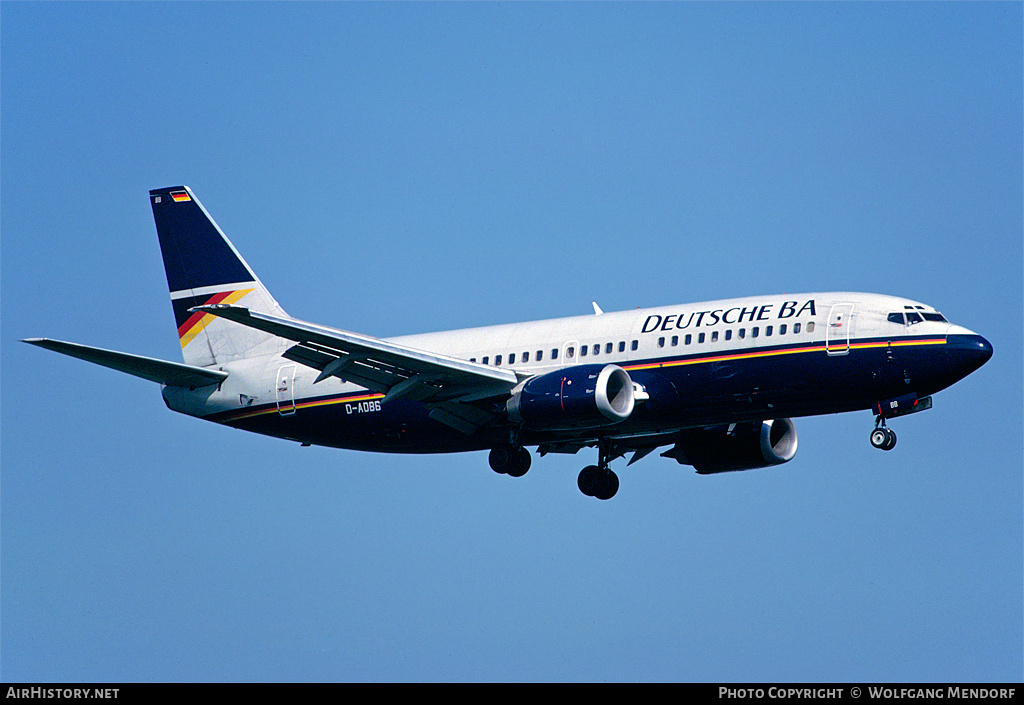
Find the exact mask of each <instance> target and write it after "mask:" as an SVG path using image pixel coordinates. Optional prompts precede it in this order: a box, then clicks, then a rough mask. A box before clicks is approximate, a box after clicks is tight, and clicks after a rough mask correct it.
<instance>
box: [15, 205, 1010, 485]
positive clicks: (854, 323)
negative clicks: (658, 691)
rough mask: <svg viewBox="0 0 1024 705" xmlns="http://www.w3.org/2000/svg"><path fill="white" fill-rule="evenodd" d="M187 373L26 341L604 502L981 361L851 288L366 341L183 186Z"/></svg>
mask: <svg viewBox="0 0 1024 705" xmlns="http://www.w3.org/2000/svg"><path fill="white" fill-rule="evenodd" d="M149 198H150V203H151V205H152V207H153V216H154V218H155V219H156V230H157V235H158V236H159V239H160V249H161V252H162V254H163V261H164V269H165V272H166V275H167V284H168V287H169V288H170V294H171V304H172V307H173V309H174V317H175V322H176V324H177V327H178V338H179V340H180V342H181V350H182V354H183V356H184V363H181V362H166V361H163V360H156V359H153V358H148V357H141V356H138V355H131V354H128V353H122V352H114V351H111V350H104V349H101V348H95V347H89V346H85V345H79V344H75V343H67V342H62V341H58V340H50V339H47V338H31V339H28V340H26V341H25V342H27V343H31V344H33V345H38V346H39V347H43V348H47V349H49V350H54V351H56V352H59V353H64V354H65V355H71V356H73V357H78V358H81V359H83V360H87V361H89V362H93V363H96V364H99V365H104V366H106V367H110V368H113V369H115V370H119V371H121V372H126V373H128V374H132V375H135V376H137V377H142V378H144V379H148V380H151V381H153V382H156V383H158V384H160V385H161V388H162V392H163V398H164V401H165V402H166V404H167V406H168V407H170V408H171V409H172V410H174V411H178V412H181V413H183V414H188V415H190V416H195V417H198V418H201V419H205V420H207V421H214V422H216V423H221V424H225V425H227V426H233V427H235V428H240V429H244V430H247V431H253V432H255V433H262V434H266V435H270V436H276V437H279V438H285V439H288V440H292V441H296V442H298V443H301V444H302V445H312V444H316V445H323V446H332V447H336V448H349V449H354V450H364V451H380V452H387V453H447V452H455V451H475V450H489V451H490V458H489V459H490V466H491V468H492V469H493V470H494V471H496V472H498V473H503V474H507V475H512V476H516V477H518V476H521V475H523V474H525V473H526V471H527V470H528V469H529V468H530V464H531V454H530V452H529V451H528V450H527V447H536V449H537V451H536V452H537V453H538V454H539V455H541V456H543V455H546V454H548V453H576V452H578V451H580V450H581V449H583V448H593V449H596V451H597V462H596V464H594V465H588V466H587V467H585V468H583V470H582V471H581V472H580V474H579V478H578V484H579V489H580V490H581V491H582V492H583V493H584V494H585V495H589V496H592V497H597V498H599V499H609V498H611V497H612V496H614V495H615V493H616V491H617V490H618V487H619V480H618V477H617V475H616V474H615V473H614V472H613V471H612V470H611V468H610V466H611V463H612V461H614V460H616V459H618V458H622V457H624V456H625V455H626V454H631V457H630V459H629V461H628V463H627V464H629V465H631V464H633V463H635V462H636V461H637V460H639V459H641V458H643V457H644V456H646V455H648V454H650V453H651V452H653V451H655V450H657V449H659V448H667V449H666V450H665V451H664V452H662V453H661V455H662V456H664V457H667V458H671V459H673V460H675V461H676V462H678V463H681V464H685V465H692V466H693V467H694V468H695V469H696V471H697V472H698V473H701V474H711V473H720V472H728V471H734V470H749V469H753V468H763V467H767V466H770V465H778V464H781V463H785V462H788V461H789V460H791V459H792V458H793V456H794V455H795V453H796V450H797V434H796V428H795V426H794V424H793V421H792V420H791V419H792V417H799V416H811V415H815V414H833V413H837V412H845V411H859V410H867V409H870V410H872V412H873V413H874V416H875V425H874V428H873V430H872V431H871V434H870V440H871V444H872V445H873V446H875V447H876V448H879V449H882V450H891V449H892V448H893V446H894V445H895V444H896V435H895V433H894V432H893V431H892V430H891V429H890V428H889V427H888V426H887V423H886V422H887V421H888V420H890V419H893V418H894V417H898V416H902V415H904V414H910V413H915V412H918V411H923V410H925V409H928V408H931V405H932V395H933V394H935V393H936V392H938V391H940V390H942V389H945V388H946V387H948V386H950V385H951V384H953V383H954V382H956V381H958V380H960V379H962V378H963V377H965V376H967V375H968V374H970V373H971V372H973V371H974V370H976V369H978V368H979V367H981V366H982V365H983V364H985V362H986V361H987V360H988V359H989V358H990V357H991V356H992V346H991V345H990V344H989V342H988V341H987V340H985V338H983V337H982V336H980V335H978V334H976V333H973V332H971V331H969V330H967V329H966V328H962V327H960V326H957V325H954V324H951V323H950V322H949V321H947V320H946V318H945V317H944V316H943V315H942V314H941V313H939V312H938V311H936V310H935V309H934V308H932V307H931V306H927V305H925V304H921V303H918V302H917V301H910V300H907V299H903V298H898V297H895V296H883V295H877V294H858V293H849V292H829V293H810V294H800V295H784V296H760V297H752V298H740V299H728V300H724V301H708V302H704V303H695V304H681V305H678V306H665V307H660V308H649V309H637V310H633V311H623V312H618V313H612V312H609V313H604V312H602V311H601V309H600V308H599V307H598V306H597V304H594V314H593V315H586V316H578V317H572V318H558V319H551V320H545V321H534V322H529V323H515V324H510V325H497V326H489V327H485V328H472V329H465V330H456V331H447V332H443V333H429V334H423V335H412V336H407V337H401V338H375V337H372V336H368V335H361V334H359V333H353V332H349V331H346V330H339V329H337V328H330V327H327V326H323V325H318V324H315V323H308V322H306V321H302V320H299V319H296V318H292V317H291V316H289V315H288V314H287V313H285V312H284V310H282V308H281V307H280V306H279V305H278V303H277V301H275V300H274V298H273V297H272V296H271V295H270V292H269V291H267V289H266V288H265V287H264V286H263V284H262V283H261V282H260V280H259V278H258V277H257V276H256V274H255V273H254V272H253V271H252V269H250V267H249V265H248V264H246V262H245V260H244V259H242V256H241V255H240V254H239V253H238V251H237V250H236V249H235V247H234V246H233V245H232V244H231V242H230V241H229V240H228V239H227V237H226V236H225V235H224V233H223V232H222V231H221V229H220V228H219V227H218V226H217V224H216V223H215V222H214V220H213V218H211V217H210V214H209V213H208V212H207V211H206V209H205V208H204V207H203V206H202V204H201V203H200V202H199V201H198V200H197V199H196V197H195V194H193V193H192V191H191V189H189V188H188V187H186V186H175V187H171V188H162V189H157V190H154V191H150V195H149Z"/></svg>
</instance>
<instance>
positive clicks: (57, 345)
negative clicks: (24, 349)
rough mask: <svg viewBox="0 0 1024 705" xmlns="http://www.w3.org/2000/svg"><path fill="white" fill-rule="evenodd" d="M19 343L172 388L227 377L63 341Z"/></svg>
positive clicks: (226, 375) (220, 379)
mask: <svg viewBox="0 0 1024 705" xmlns="http://www.w3.org/2000/svg"><path fill="white" fill-rule="evenodd" d="M22 342H25V343H29V344H30V345H36V346H38V347H40V348H46V349H47V350H53V351H54V352H59V353H63V354H64V355H70V356H71V357H77V358H78V359H80V360H86V361H87V362H92V363H95V364H97V365H102V366H103V367H109V368H110V369H112V370H117V371H118V372H127V373H128V374H130V375H135V376H136V377H141V378H142V379H148V380H150V381H151V382H158V383H160V384H169V385H172V386H175V387H190V388H193V389H195V388H197V387H205V386H207V385H210V384H219V383H220V382H222V381H224V380H225V379H227V377H228V373H227V372H222V371H220V370H210V369H207V368H205V367H195V366H194V365H185V364H183V363H180V362H167V361H166V360H157V359H156V358H152V357H143V356H142V355H131V354H129V353H123V352H116V351H114V350H104V349H103V348H94V347H91V346H89V345H79V344H78V343H66V342H64V341H63V340H50V339H49V338H28V339H26V340H24V341H22Z"/></svg>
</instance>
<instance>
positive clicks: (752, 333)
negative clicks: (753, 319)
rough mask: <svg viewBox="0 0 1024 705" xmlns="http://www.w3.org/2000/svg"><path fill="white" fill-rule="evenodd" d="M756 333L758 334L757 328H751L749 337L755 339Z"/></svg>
mask: <svg viewBox="0 0 1024 705" xmlns="http://www.w3.org/2000/svg"><path fill="white" fill-rule="evenodd" d="M757 333H758V328H757V326H754V327H753V328H751V329H750V337H751V338H756V337H757Z"/></svg>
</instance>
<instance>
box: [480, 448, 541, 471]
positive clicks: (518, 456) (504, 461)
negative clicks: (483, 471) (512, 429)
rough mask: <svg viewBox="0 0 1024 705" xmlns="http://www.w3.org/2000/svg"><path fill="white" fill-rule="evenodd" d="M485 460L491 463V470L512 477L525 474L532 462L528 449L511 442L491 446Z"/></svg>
mask: <svg viewBox="0 0 1024 705" xmlns="http://www.w3.org/2000/svg"><path fill="white" fill-rule="evenodd" d="M487 461H488V462H489V463H490V464H491V470H493V471H494V472H496V473H498V474H499V475H511V476H512V477H522V476H523V475H525V474H526V471H527V470H529V469H530V463H531V462H532V460H531V459H530V451H528V450H526V448H523V447H522V446H520V445H514V444H512V443H510V444H508V445H503V446H498V447H497V448H492V449H491V453H490V455H489V456H487Z"/></svg>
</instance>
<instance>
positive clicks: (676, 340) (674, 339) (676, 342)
mask: <svg viewBox="0 0 1024 705" xmlns="http://www.w3.org/2000/svg"><path fill="white" fill-rule="evenodd" d="M677 345H679V336H678V335H673V336H672V347H675V346H677Z"/></svg>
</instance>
